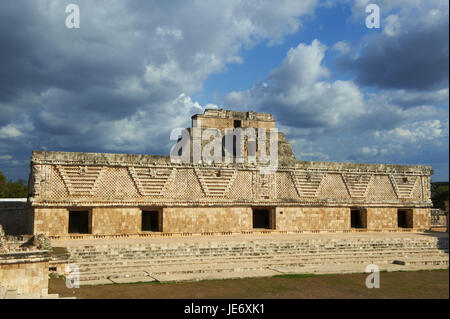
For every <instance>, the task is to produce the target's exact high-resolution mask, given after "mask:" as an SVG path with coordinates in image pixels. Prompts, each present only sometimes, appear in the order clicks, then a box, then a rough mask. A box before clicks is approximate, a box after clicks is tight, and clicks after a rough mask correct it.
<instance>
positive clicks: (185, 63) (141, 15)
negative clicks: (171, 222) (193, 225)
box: [0, 0, 316, 177]
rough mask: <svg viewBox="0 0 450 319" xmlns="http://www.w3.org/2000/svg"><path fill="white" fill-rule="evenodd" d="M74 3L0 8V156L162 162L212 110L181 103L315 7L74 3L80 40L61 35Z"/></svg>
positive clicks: (48, 0) (26, 0) (71, 32)
mask: <svg viewBox="0 0 450 319" xmlns="http://www.w3.org/2000/svg"><path fill="white" fill-rule="evenodd" d="M71 2H72V1H56V0H42V1H31V0H18V1H15V2H11V1H2V3H1V4H0V43H2V50H0V156H6V155H4V154H5V153H6V152H8V154H11V153H12V154H13V156H14V158H16V157H19V158H20V159H21V160H24V161H25V160H26V159H27V158H28V157H29V155H30V153H31V150H32V149H50V150H51V149H53V150H70V151H97V152H101V151H108V152H148V153H162V154H167V153H168V150H169V149H170V147H169V146H170V144H171V143H173V141H170V140H169V136H170V135H169V134H170V131H171V130H172V129H173V128H175V127H180V126H187V125H189V124H190V123H189V122H190V116H191V115H192V114H194V113H199V112H201V111H202V108H203V107H215V106H214V105H212V104H210V105H205V106H202V105H200V104H199V103H197V102H195V101H192V100H191V98H190V96H191V95H192V94H193V93H196V92H199V91H201V90H202V84H203V81H204V80H205V79H206V78H207V77H208V76H210V75H211V74H213V73H215V72H219V71H222V70H223V69H224V67H225V66H226V65H227V64H229V63H242V62H243V61H242V58H241V57H240V56H239V54H240V52H241V50H242V49H249V48H251V47H252V46H254V45H255V44H257V43H260V42H261V41H269V43H270V44H275V43H279V42H280V41H282V39H283V37H284V36H286V35H287V34H292V33H295V32H297V31H298V29H299V28H300V27H301V25H302V22H301V17H302V16H304V15H310V14H312V13H313V12H314V9H315V7H316V1H315V0H310V1H301V2H299V1H295V0H292V1H284V3H283V5H282V6H280V5H279V4H278V3H273V2H269V1H267V2H261V1H237V0H236V1H230V0H227V1H194V2H186V1H169V2H167V3H166V2H158V3H155V2H151V1H108V2H104V3H102V4H101V5H100V4H99V3H98V2H96V1H87V0H80V1H77V4H78V5H79V7H80V11H81V19H80V20H81V23H80V25H81V28H80V29H67V28H66V26H65V20H66V17H67V15H68V14H67V13H65V7H66V5H67V4H69V3H71ZM12 162H13V161H11V162H10V164H11V163H12ZM2 165H3V164H2ZM8 169H9V168H8ZM24 171H25V170H24ZM14 172H17V170H15V171H14ZM8 173H10V171H9V172H8ZM21 176H22V177H24V176H26V173H21Z"/></svg>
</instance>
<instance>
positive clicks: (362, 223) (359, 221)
mask: <svg viewBox="0 0 450 319" xmlns="http://www.w3.org/2000/svg"><path fill="white" fill-rule="evenodd" d="M350 224H351V228H367V212H366V210H365V209H351V210H350ZM397 226H398V228H413V212H412V210H411V209H399V210H398V211H397Z"/></svg>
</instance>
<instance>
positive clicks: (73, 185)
mask: <svg viewBox="0 0 450 319" xmlns="http://www.w3.org/2000/svg"><path fill="white" fill-rule="evenodd" d="M56 168H57V170H58V172H59V173H60V175H61V177H62V179H63V181H64V185H65V186H66V188H67V191H68V192H69V194H70V195H82V196H92V195H94V193H95V192H96V190H97V187H98V181H99V180H100V176H101V175H102V173H103V167H102V166H63V165H57V166H56Z"/></svg>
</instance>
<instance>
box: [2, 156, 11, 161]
mask: <svg viewBox="0 0 450 319" xmlns="http://www.w3.org/2000/svg"><path fill="white" fill-rule="evenodd" d="M12 158H13V157H12V155H0V161H7V160H11V159H12Z"/></svg>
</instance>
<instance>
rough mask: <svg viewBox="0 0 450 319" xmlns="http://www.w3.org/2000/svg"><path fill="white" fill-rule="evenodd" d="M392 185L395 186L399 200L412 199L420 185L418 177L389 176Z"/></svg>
mask: <svg viewBox="0 0 450 319" xmlns="http://www.w3.org/2000/svg"><path fill="white" fill-rule="evenodd" d="M389 178H390V180H391V183H392V185H393V186H394V190H395V193H396V194H397V197H398V198H412V195H413V192H414V190H415V188H416V187H418V186H417V185H418V184H419V183H418V182H419V177H418V176H405V175H393V174H391V175H389Z"/></svg>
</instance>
